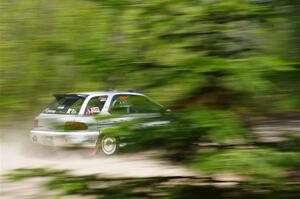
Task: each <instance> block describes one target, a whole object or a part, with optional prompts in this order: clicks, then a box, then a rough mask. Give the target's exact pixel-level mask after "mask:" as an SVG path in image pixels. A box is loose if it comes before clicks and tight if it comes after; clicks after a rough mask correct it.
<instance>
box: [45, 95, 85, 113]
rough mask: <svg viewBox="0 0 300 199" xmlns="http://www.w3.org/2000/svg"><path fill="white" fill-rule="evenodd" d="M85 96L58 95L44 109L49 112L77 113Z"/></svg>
mask: <svg viewBox="0 0 300 199" xmlns="http://www.w3.org/2000/svg"><path fill="white" fill-rule="evenodd" d="M84 99H85V98H84V97H81V96H76V95H70V96H68V95H66V96H62V97H57V98H56V99H55V100H54V101H53V102H52V103H51V104H50V105H49V106H48V107H47V108H46V109H45V110H44V111H43V113H47V114H70V115H76V114H78V113H79V111H80V108H81V106H82V104H83V102H84Z"/></svg>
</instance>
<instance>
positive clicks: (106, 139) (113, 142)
mask: <svg viewBox="0 0 300 199" xmlns="http://www.w3.org/2000/svg"><path fill="white" fill-rule="evenodd" d="M118 149H119V146H118V139H117V138H116V137H114V136H112V135H104V136H103V137H102V139H101V150H102V152H103V153H104V154H105V155H113V154H115V153H117V151H118Z"/></svg>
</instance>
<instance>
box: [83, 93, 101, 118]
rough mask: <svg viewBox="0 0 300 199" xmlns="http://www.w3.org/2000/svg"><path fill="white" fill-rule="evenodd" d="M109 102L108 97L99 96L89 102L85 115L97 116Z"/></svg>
mask: <svg viewBox="0 0 300 199" xmlns="http://www.w3.org/2000/svg"><path fill="white" fill-rule="evenodd" d="M106 100H107V96H97V97H93V98H91V99H90V101H89V102H88V104H87V106H86V109H85V112H84V114H85V115H97V114H99V113H100V112H101V110H102V108H103V106H104V104H105V102H106Z"/></svg>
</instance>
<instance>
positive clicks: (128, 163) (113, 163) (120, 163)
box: [0, 127, 196, 199]
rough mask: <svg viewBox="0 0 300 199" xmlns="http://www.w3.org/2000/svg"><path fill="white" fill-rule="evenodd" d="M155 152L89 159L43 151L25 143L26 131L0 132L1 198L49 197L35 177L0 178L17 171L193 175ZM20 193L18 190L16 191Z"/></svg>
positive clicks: (74, 152)
mask: <svg viewBox="0 0 300 199" xmlns="http://www.w3.org/2000/svg"><path fill="white" fill-rule="evenodd" d="M157 153H158V152H155V151H151V152H143V153H135V154H121V155H115V156H111V157H108V156H105V155H102V154H97V155H95V156H91V155H90V154H89V153H88V152H87V151H86V150H63V149H55V150H49V149H43V148H41V147H39V146H36V145H34V144H32V143H31V142H30V140H29V128H26V127H24V128H18V129H15V128H7V129H1V141H0V155H1V175H2V177H1V179H0V183H1V184H0V196H1V198H22V199H24V198H35V197H36V196H39V197H41V196H42V198H51V197H53V196H54V195H55V193H48V192H45V190H43V188H42V186H41V185H42V184H43V183H45V179H42V178H35V179H29V180H25V181H20V182H9V181H7V180H6V179H5V178H4V177H3V175H5V174H6V173H8V172H9V171H12V170H14V169H17V168H50V169H58V170H70V174H73V175H88V174H98V175H101V176H106V177H155V176H194V175H196V174H195V173H193V172H192V171H189V170H187V169H185V168H183V167H181V166H176V165H170V163H168V162H166V161H161V160H158V159H157V158H155V156H156V155H157ZM20 190H22V191H20Z"/></svg>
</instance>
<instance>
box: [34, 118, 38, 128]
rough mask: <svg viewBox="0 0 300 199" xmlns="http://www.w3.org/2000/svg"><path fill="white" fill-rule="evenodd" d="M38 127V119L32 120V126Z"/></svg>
mask: <svg viewBox="0 0 300 199" xmlns="http://www.w3.org/2000/svg"><path fill="white" fill-rule="evenodd" d="M37 127H39V120H33V128H37Z"/></svg>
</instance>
